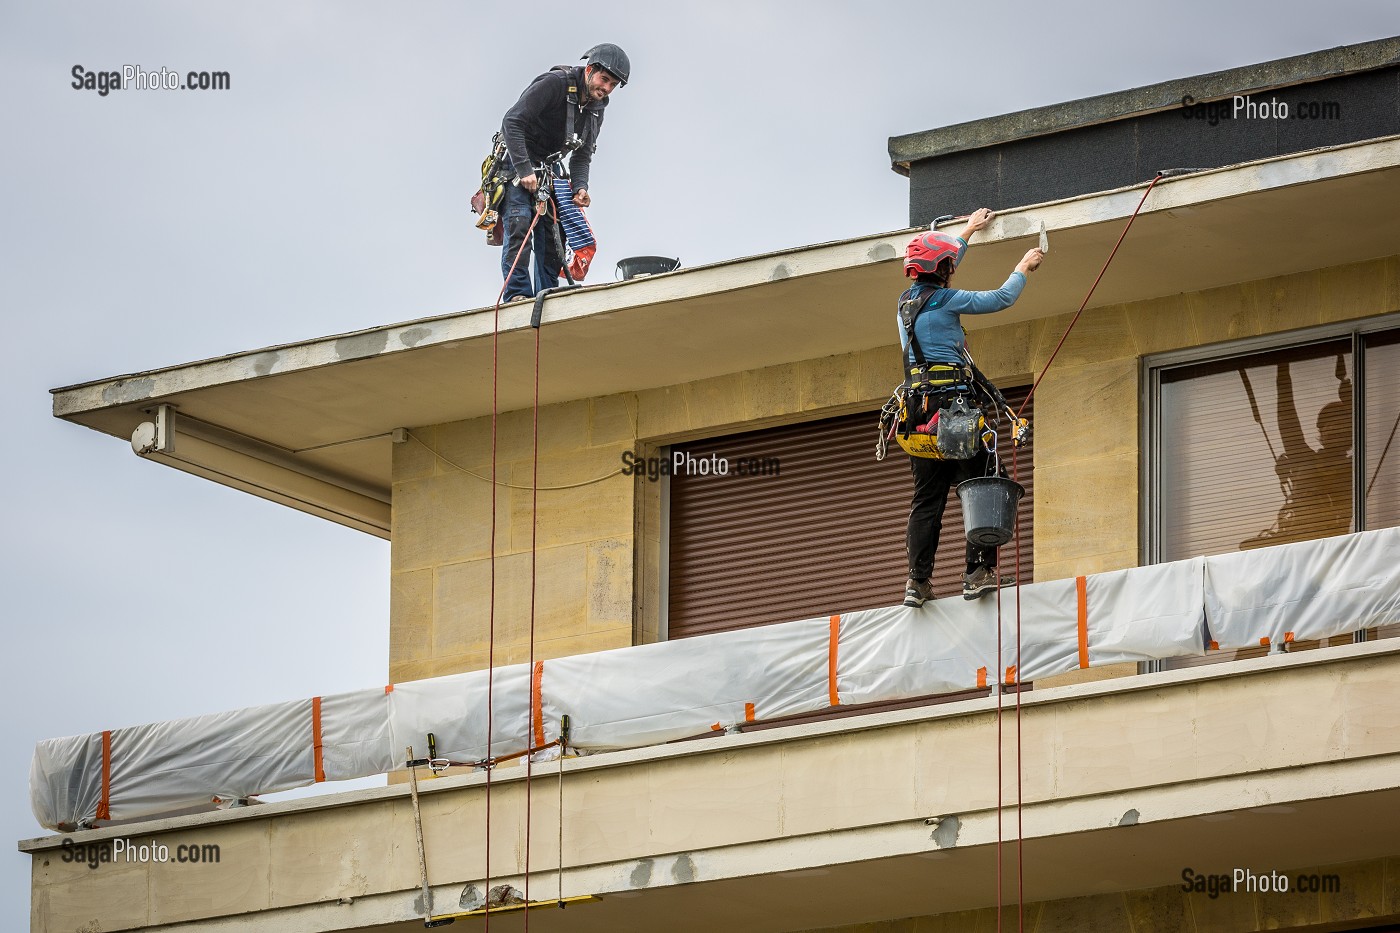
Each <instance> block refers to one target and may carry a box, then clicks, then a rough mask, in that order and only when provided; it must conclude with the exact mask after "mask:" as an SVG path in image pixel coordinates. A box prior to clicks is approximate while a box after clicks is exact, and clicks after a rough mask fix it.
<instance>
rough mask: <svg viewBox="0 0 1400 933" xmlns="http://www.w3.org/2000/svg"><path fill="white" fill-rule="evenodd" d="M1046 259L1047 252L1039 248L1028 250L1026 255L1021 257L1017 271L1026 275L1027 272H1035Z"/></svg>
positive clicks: (1017, 264)
mask: <svg viewBox="0 0 1400 933" xmlns="http://www.w3.org/2000/svg"><path fill="white" fill-rule="evenodd" d="M1044 261H1045V254H1044V253H1042V252H1041V251H1040V250H1039V249H1032V250H1027V251H1026V255H1024V256H1022V257H1021V261H1020V262H1018V263H1016V271H1017V272H1019V273H1021V274H1022V275H1025V274H1026V273H1027V272H1034V271H1035V270H1037V269H1039V268H1040V264H1041V263H1042V262H1044Z"/></svg>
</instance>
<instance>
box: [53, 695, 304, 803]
mask: <svg viewBox="0 0 1400 933" xmlns="http://www.w3.org/2000/svg"><path fill="white" fill-rule="evenodd" d="M312 734H313V725H312V701H310V700H296V701H293V702H290V703H274V704H270V705H268V706H255V707H251V708H249V709H241V710H234V711H232V712H226V713H212V714H210V715H207V716H195V717H193V718H190V719H177V720H173V721H170V722H158V723H151V724H149V725H144V726H133V727H131V728H128V729H114V730H112V731H111V733H110V743H109V744H110V758H109V760H108V762H107V763H106V770H107V772H108V777H109V779H108V787H107V794H106V797H107V801H108V811H107V813H106V814H102V808H101V801H102V798H103V792H102V791H103V771H104V762H103V758H104V755H103V749H102V746H103V735H102V734H101V733H98V734H95V735H91V736H78V737H75V738H68V739H49V740H47V741H44V742H40V743H39V745H38V747H37V748H36V749H35V751H34V760H33V763H32V765H31V767H30V778H31V782H32V781H35V780H36V779H37V780H38V782H39V783H38V784H37V785H34V784H31V788H30V800H31V802H32V804H33V806H34V810H35V816H37V817H38V818H39V822H40V823H42V824H43V825H45V826H49V827H52V828H58V827H59V826H60V825H68V826H72V825H76V824H78V823H80V822H82V821H84V820H91V819H93V818H96V817H98V816H99V814H102V816H101V818H103V819H111V820H122V819H133V818H136V817H141V816H147V815H150V814H153V813H162V812H167V811H170V810H179V809H184V808H187V807H200V806H208V805H210V804H211V803H212V802H213V800H214V798H216V797H218V798H238V797H247V796H249V795H250V794H265V793H272V792H273V791H279V790H291V789H292V788H294V787H301V786H303V785H305V784H310V783H312V781H313V780H315V750H314V742H313V738H312Z"/></svg>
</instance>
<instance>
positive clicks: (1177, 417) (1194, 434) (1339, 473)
mask: <svg viewBox="0 0 1400 933" xmlns="http://www.w3.org/2000/svg"><path fill="white" fill-rule="evenodd" d="M1351 370H1352V366H1351V341H1350V340H1349V339H1341V340H1336V341H1331V342H1328V343H1324V344H1313V345H1310V346H1307V347H1298V348H1293V349H1288V350H1279V351H1271V352H1268V353H1259V354H1254V355H1251V356H1247V357H1237V358H1234V359H1231V360H1224V361H1219V362H1212V363H1203V364H1198V365H1194V366H1183V367H1177V368H1174V369H1171V370H1166V371H1164V372H1163V373H1162V391H1161V423H1162V432H1161V434H1162V436H1161V448H1160V451H1159V456H1160V458H1161V467H1160V468H1161V475H1162V483H1161V489H1160V504H1161V505H1160V507H1161V515H1162V555H1161V559H1162V560H1167V561H1171V560H1182V559H1185V558H1190V557H1194V556H1196V555H1198V554H1221V553H1225V552H1228V551H1235V550H1241V549H1248V548H1256V547H1267V546H1270V545H1274V544H1287V543H1290V542H1294V541H1305V540H1308V539H1311V538H1320V537H1325V536H1327V535H1336V534H1345V533H1346V532H1348V531H1351V530H1352V460H1351V453H1352V385H1351ZM1397 454H1400V452H1397Z"/></svg>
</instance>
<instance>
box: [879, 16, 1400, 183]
mask: <svg viewBox="0 0 1400 933" xmlns="http://www.w3.org/2000/svg"><path fill="white" fill-rule="evenodd" d="M1397 64H1400V36H1393V37H1391V38H1389V39H1377V40H1375V41H1373V42H1362V43H1358V44H1356V45H1342V46H1338V47H1337V48H1334V49H1327V50H1325V51H1321V52H1309V53H1308V54H1306V55H1295V56H1293V57H1291V58H1280V59H1277V60H1276V61H1271V62H1263V63H1261V64H1258V65H1246V66H1244V67H1242V68H1231V69H1229V70H1227V71H1216V72H1212V73H1210V74H1204V75H1197V76H1195V77H1191V78H1178V79H1176V80H1174V81H1164V82H1162V83H1161V84H1149V85H1147V86H1146V87H1138V88H1132V89H1130V90H1126V91H1115V92H1114V93H1112V94H1100V95H1098V96H1096V97H1085V98H1082V99H1080V100H1073V101H1069V102H1068V103H1063V104H1052V105H1051V106H1049V107H1036V108H1033V109H1031V110H1020V111H1017V112H1016V113H1007V114H1002V115H1001V116H996V117H988V118H987V119H985V120H973V121H971V122H969V123H959V124H956V125H954V126H945V127H940V128H938V129H933V130H924V131H923V132H920V133H909V134H907V135H904V136H892V137H890V141H889V155H890V164H891V167H892V168H893V169H894V170H895V171H896V172H898V173H899V174H901V175H908V174H909V165H910V163H912V162H917V161H919V160H921V159H931V158H935V157H937V156H943V155H948V154H950V153H955V152H964V151H967V150H969V149H982V148H986V147H988V146H996V145H1000V144H1002V143H1007V142H1013V141H1015V140H1021V139H1029V138H1031V137H1034V136H1045V135H1048V134H1050V133H1059V132H1062V131H1064V130H1070V129H1076V128H1079V127H1085V126H1093V125H1096V124H1101V123H1109V122H1112V121H1115V120H1125V119H1130V118H1132V117H1137V116H1142V115H1144V114H1151V113H1157V112H1159V111H1162V110H1169V109H1171V108H1174V107H1180V106H1181V101H1182V97H1183V96H1185V95H1187V94H1190V95H1191V96H1192V97H1193V98H1194V99H1195V100H1196V101H1197V102H1208V101H1212V100H1220V99H1223V98H1226V97H1232V96H1234V95H1236V94H1252V93H1256V92H1258V91H1267V90H1272V89H1275V88H1281V87H1288V86H1290V85H1295V84H1305V83H1307V82H1311V81H1320V80H1324V79H1326V78H1333V77H1337V76H1340V75H1348V74H1357V73H1359V72H1364V71H1373V70H1375V69H1378V68H1385V67H1387V66H1392V65H1397Z"/></svg>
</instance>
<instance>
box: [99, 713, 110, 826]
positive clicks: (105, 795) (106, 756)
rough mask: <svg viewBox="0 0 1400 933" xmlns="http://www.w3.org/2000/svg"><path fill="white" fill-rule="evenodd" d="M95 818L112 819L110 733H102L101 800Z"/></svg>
mask: <svg viewBox="0 0 1400 933" xmlns="http://www.w3.org/2000/svg"><path fill="white" fill-rule="evenodd" d="M97 818H98V819H99V820H110V819H111V818H112V733H111V732H110V731H108V732H104V733H102V799H101V800H99V801H98V802H97Z"/></svg>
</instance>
